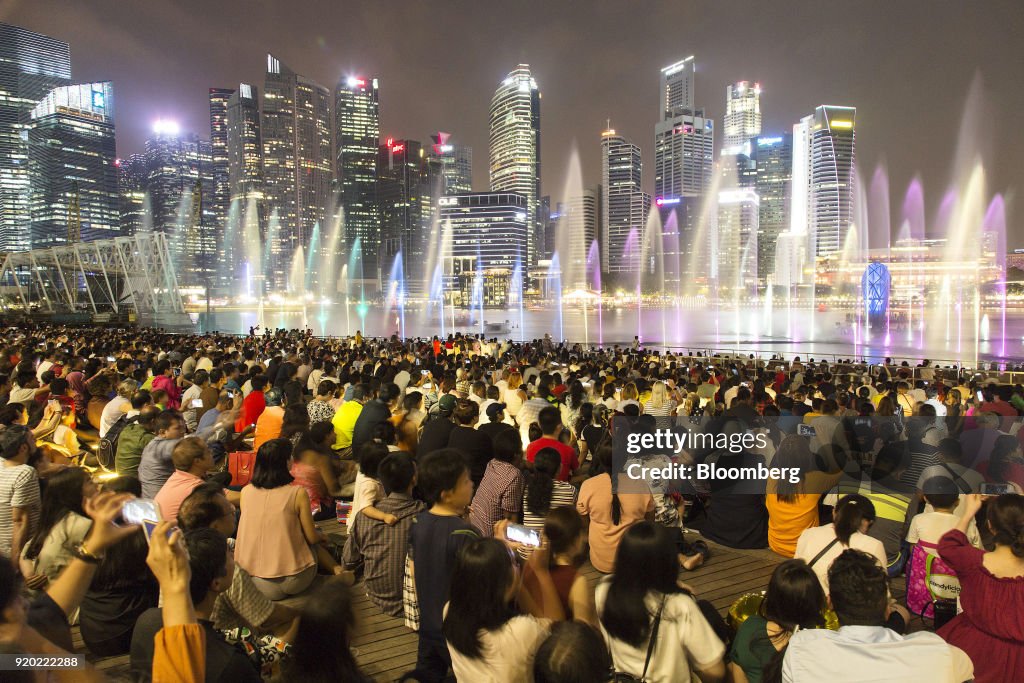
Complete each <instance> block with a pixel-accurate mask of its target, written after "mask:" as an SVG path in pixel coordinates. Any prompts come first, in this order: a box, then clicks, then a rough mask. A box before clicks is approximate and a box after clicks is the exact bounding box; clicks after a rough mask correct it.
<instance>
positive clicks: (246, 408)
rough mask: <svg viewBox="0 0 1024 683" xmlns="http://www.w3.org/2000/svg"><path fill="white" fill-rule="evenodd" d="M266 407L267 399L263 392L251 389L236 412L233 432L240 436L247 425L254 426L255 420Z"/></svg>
mask: <svg viewBox="0 0 1024 683" xmlns="http://www.w3.org/2000/svg"><path fill="white" fill-rule="evenodd" d="M266 407H267V399H266V397H264V396H263V391H261V390H256V389H253V390H252V391H250V392H249V395H248V396H246V397H245V399H243V400H242V408H241V409H240V410H239V412H238V419H237V420H235V431H236V432H238V433H239V434H241V433H242V432H243V431H245V428H246V427H248V426H249V425H254V424H256V420H257V419H259V416H260V415H262V414H263V410H264V409H265V408H266Z"/></svg>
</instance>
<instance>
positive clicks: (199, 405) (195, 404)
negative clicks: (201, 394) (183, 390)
mask: <svg viewBox="0 0 1024 683" xmlns="http://www.w3.org/2000/svg"><path fill="white" fill-rule="evenodd" d="M191 405H192V407H193V408H202V407H203V399H201V398H194V399H192V404H191Z"/></svg>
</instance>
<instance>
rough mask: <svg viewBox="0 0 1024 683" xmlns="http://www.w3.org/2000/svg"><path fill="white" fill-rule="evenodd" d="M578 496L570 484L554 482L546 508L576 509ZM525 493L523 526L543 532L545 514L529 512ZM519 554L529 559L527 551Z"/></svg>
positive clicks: (577, 492) (521, 551) (524, 492)
mask: <svg viewBox="0 0 1024 683" xmlns="http://www.w3.org/2000/svg"><path fill="white" fill-rule="evenodd" d="M578 495H579V491H578V490H577V489H576V487H575V486H573V485H572V484H569V483H566V482H564V481H558V480H557V479H556V480H555V481H554V487H553V488H552V489H551V503H550V505H549V506H548V510H549V511H550V510H554V509H555V508H561V507H576V497H577V496H578ZM526 496H527V491H525V490H524V491H523V526H525V527H526V528H528V529H536V530H537V531H543V530H544V520H545V518H546V517H547V514H543V515H540V514H536V513H533V512H530V507H529V505H528V504H527V502H526ZM519 554H520V555H521V556H523V557H529V556H530V553H529V551H528V550H520V551H519Z"/></svg>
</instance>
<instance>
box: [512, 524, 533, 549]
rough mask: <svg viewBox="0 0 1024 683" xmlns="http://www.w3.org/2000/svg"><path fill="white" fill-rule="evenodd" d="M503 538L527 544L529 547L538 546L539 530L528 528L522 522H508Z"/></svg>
mask: <svg viewBox="0 0 1024 683" xmlns="http://www.w3.org/2000/svg"><path fill="white" fill-rule="evenodd" d="M505 538H507V539H508V540H510V541H512V542H514V543H522V544H523V545H528V546H530V547H531V548H539V547H540V532H539V531H537V530H536V529H530V528H527V527H525V526H523V525H522V524H509V525H508V526H507V527H505Z"/></svg>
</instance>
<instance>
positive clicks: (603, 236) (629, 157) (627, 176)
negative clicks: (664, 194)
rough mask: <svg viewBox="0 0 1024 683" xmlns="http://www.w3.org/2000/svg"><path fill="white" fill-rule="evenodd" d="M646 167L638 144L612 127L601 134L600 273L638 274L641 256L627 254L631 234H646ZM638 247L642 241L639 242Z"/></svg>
mask: <svg viewBox="0 0 1024 683" xmlns="http://www.w3.org/2000/svg"><path fill="white" fill-rule="evenodd" d="M642 171H643V164H642V162H641V157H640V147H639V145H634V144H633V143H632V142H630V141H628V140H627V139H626V138H625V137H623V136H622V135H619V134H617V133H616V132H615V131H614V130H612V129H611V128H609V129H608V130H605V131H604V132H603V133H601V187H602V188H603V192H604V197H603V199H602V202H601V231H600V243H601V272H602V273H606V274H612V275H617V274H620V273H635V272H637V270H638V269H639V267H640V263H639V262H640V253H639V251H638V250H637V249H634V250H633V252H634V253H632V254H627V253H626V245H627V244H628V242H629V235H630V233H631V232H632V231H634V230H635V231H636V233H635V234H636V235H643V234H644V221H645V220H646V219H647V211H648V209H649V208H650V205H651V198H650V195H648V194H647V193H645V192H642V191H641V190H640V176H641V173H642ZM637 244H639V241H638V242H637Z"/></svg>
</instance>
